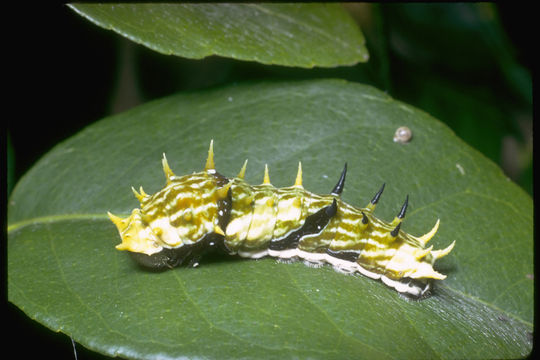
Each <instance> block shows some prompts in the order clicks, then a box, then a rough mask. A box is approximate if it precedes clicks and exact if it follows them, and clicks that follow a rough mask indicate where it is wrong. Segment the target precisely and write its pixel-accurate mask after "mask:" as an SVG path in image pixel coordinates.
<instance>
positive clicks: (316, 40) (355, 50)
mask: <svg viewBox="0 0 540 360" xmlns="http://www.w3.org/2000/svg"><path fill="white" fill-rule="evenodd" d="M70 7H71V8H72V9H73V10H75V11H76V12H77V13H79V14H80V15H82V16H84V17H85V18H87V19H88V20H90V21H92V22H94V23H95V24H97V25H99V26H101V27H103V28H106V29H110V30H113V31H115V32H117V33H119V34H120V35H122V36H125V37H126V38H128V39H130V40H132V41H135V42H137V43H140V44H142V45H144V46H146V47H149V48H150V49H153V50H155V51H157V52H160V53H163V54H171V55H177V56H182V57H186V58H191V59H201V58H204V57H207V56H210V55H219V56H223V57H228V58H233V59H238V60H247V61H256V62H260V63H263V64H275V65H285V66H297V67H304V68H312V67H314V66H320V67H335V66H341V65H354V64H356V63H358V62H365V61H367V59H368V51H367V49H366V47H365V45H364V43H365V40H364V36H363V34H362V32H361V30H360V29H359V28H358V26H357V25H356V24H355V22H354V20H353V19H352V18H351V17H350V15H349V14H348V13H347V12H346V11H345V10H344V9H343V8H342V7H341V5H339V4H317V3H313V4H302V3H299V4H268V3H267V4H257V3H256V4H71V5H70Z"/></svg>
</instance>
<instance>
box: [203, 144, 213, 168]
mask: <svg viewBox="0 0 540 360" xmlns="http://www.w3.org/2000/svg"><path fill="white" fill-rule="evenodd" d="M204 170H205V171H207V172H215V171H216V166H215V164H214V139H212V140H210V147H209V148H208V158H206V165H205V166H204Z"/></svg>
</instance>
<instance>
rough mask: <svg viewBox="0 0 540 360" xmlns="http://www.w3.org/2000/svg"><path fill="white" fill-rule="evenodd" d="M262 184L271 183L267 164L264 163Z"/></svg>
mask: <svg viewBox="0 0 540 360" xmlns="http://www.w3.org/2000/svg"><path fill="white" fill-rule="evenodd" d="M263 184H265V185H271V183H270V175H269V174H268V164H264V179H263Z"/></svg>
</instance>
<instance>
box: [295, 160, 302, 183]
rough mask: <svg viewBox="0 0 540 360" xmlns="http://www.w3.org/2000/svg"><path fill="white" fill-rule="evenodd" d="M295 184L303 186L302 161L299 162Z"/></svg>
mask: <svg viewBox="0 0 540 360" xmlns="http://www.w3.org/2000/svg"><path fill="white" fill-rule="evenodd" d="M294 186H296V187H302V163H301V162H300V161H299V162H298V173H297V174H296V181H295V182H294Z"/></svg>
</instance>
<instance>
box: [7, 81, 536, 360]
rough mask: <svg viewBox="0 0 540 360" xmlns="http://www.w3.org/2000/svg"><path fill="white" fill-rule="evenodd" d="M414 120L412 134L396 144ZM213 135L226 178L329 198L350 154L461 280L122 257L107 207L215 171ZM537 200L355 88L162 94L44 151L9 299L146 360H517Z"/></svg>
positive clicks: (16, 229) (90, 341) (347, 196)
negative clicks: (210, 166)
mask: <svg viewBox="0 0 540 360" xmlns="http://www.w3.org/2000/svg"><path fill="white" fill-rule="evenodd" d="M404 125H405V126H408V127H409V128H410V129H411V130H412V132H413V138H412V140H411V141H410V142H409V143H407V144H398V143H395V142H393V141H392V138H393V135H394V132H395V130H396V129H397V128H398V127H400V126H404ZM212 138H213V139H214V150H215V153H216V158H215V160H216V165H217V168H218V170H219V171H220V173H222V174H224V175H226V176H234V175H235V174H237V173H238V170H239V169H240V167H241V165H242V163H243V161H244V159H246V158H249V166H248V173H247V175H246V180H247V181H248V182H250V183H256V184H258V183H260V182H261V181H262V175H263V169H264V164H265V163H268V165H269V167H270V177H271V180H272V183H273V184H274V185H275V186H279V187H283V186H288V185H290V184H292V183H293V182H294V178H295V175H296V166H297V161H299V160H301V161H302V167H303V170H304V187H305V188H307V189H308V190H310V191H313V192H316V193H328V192H329V191H330V190H331V189H332V187H333V186H334V185H335V182H336V181H337V178H338V176H339V174H340V171H341V167H342V166H343V163H344V162H345V161H347V162H348V164H349V172H348V176H347V184H346V186H345V191H344V193H343V199H344V200H345V201H347V202H348V203H351V204H354V205H357V206H364V205H366V204H367V202H368V201H369V200H370V198H371V197H372V195H373V194H374V193H375V192H376V190H377V189H378V188H379V187H380V185H381V183H382V182H386V190H385V193H384V195H383V198H382V200H381V201H380V203H379V205H378V207H377V210H376V215H377V216H378V217H380V218H382V219H386V220H390V219H392V218H393V217H394V216H395V214H396V213H397V212H398V210H399V208H400V206H401V204H402V202H403V199H404V197H405V195H406V194H409V196H410V202H409V204H410V207H409V211H408V212H407V218H406V221H405V222H404V224H403V227H402V229H404V230H405V231H407V232H409V233H411V234H413V235H421V234H423V233H425V232H427V231H428V230H430V229H431V227H432V226H433V224H434V223H435V221H436V219H437V218H440V219H441V227H440V229H439V232H438V234H437V236H436V237H435V238H434V239H433V240H432V242H433V245H434V247H435V248H436V249H438V248H442V247H445V246H447V245H448V244H450V242H452V241H453V240H456V247H455V248H454V250H453V251H452V253H451V254H450V255H448V256H447V257H445V258H443V259H441V260H439V262H438V263H437V265H438V269H439V271H441V272H443V273H445V274H447V275H448V278H447V279H446V280H444V281H438V282H437V283H436V284H435V287H434V290H433V295H432V296H431V297H429V298H427V299H425V300H421V301H410V300H407V299H405V298H403V297H401V296H400V295H399V294H398V293H397V292H395V291H393V290H391V289H389V288H388V287H386V286H385V285H383V284H382V283H380V282H378V281H374V280H371V279H368V278H366V277H363V276H346V275H343V274H340V273H336V272H334V271H333V270H332V269H331V268H330V267H328V266H324V267H322V268H311V267H307V266H305V265H303V264H302V263H300V262H298V263H293V264H283V263H278V262H276V261H275V260H273V259H262V260H258V261H255V260H241V259H237V258H235V257H230V256H220V255H218V254H217V255H214V256H209V257H207V258H203V261H201V265H200V266H199V267H198V268H196V269H192V268H176V269H174V270H168V271H164V272H148V271H145V270H143V269H141V268H139V267H138V266H136V265H135V264H134V263H133V262H132V261H131V259H130V257H129V256H128V255H127V254H126V253H124V252H119V251H116V250H115V249H114V245H116V244H118V243H119V240H120V239H119V236H118V233H117V231H116V228H115V227H114V225H113V224H112V223H111V222H110V221H109V220H108V219H107V216H106V211H107V210H110V211H111V212H113V213H117V214H128V213H129V212H130V211H131V209H132V208H134V207H136V206H138V202H137V200H136V199H135V198H134V197H133V194H132V193H131V189H130V186H132V185H133V186H135V187H138V186H139V185H143V186H144V188H145V190H146V192H148V193H153V192H155V191H157V190H159V189H160V188H161V187H162V186H163V185H164V183H165V179H164V175H163V173H162V169H161V164H160V159H161V156H162V153H163V152H166V153H167V158H168V159H169V164H170V165H171V167H172V169H173V170H174V171H175V173H176V174H179V175H180V174H186V173H191V172H193V171H199V170H201V169H202V168H203V167H204V162H205V158H206V152H207V146H208V144H209V141H210V139H212ZM532 209H533V207H532V201H531V198H530V197H529V196H528V195H526V194H525V193H524V192H523V191H522V190H521V189H519V188H518V187H517V186H516V185H515V184H514V183H512V182H510V181H509V180H508V179H507V178H506V177H505V176H504V175H503V174H502V172H501V171H500V169H499V168H498V167H497V166H495V165H494V164H493V163H492V162H491V161H489V160H487V159H486V158H485V157H484V156H482V155H481V154H479V153H478V152H477V151H476V150H474V149H472V148H470V147H469V146H467V145H466V144H465V143H463V141H461V140H460V139H458V138H456V137H455V135H454V134H453V133H452V132H451V131H450V130H449V129H448V128H447V127H446V126H444V125H443V124H441V123H440V122H439V121H437V120H435V119H434V118H432V117H430V116H429V115H427V114H426V113H423V112H421V111H419V110H416V109H414V108H412V107H410V106H408V105H406V104H404V103H401V102H398V101H396V100H393V99H392V98H390V97H389V96H388V95H386V94H384V93H383V92H381V91H378V90H376V89H374V88H371V87H369V86H363V85H359V84H354V83H348V82H345V81H339V80H318V81H306V82H294V83H288V82H274V83H261V84H244V85H237V86H231V87H225V88H219V89H214V90H207V91H202V92H193V93H189V94H179V95H175V96H171V97H167V98H164V99H161V100H157V101H153V102H151V103H148V104H146V105H143V106H140V107H137V108H135V109H132V110H130V111H127V112H125V113H123V114H120V115H116V116H112V117H109V118H106V119H103V120H102V121H99V122H97V123H95V124H94V125H92V126H90V127H88V128H86V129H85V130H83V131H82V132H80V133H79V134H77V135H76V136H74V137H72V138H70V139H68V140H66V141H65V142H63V143H61V144H59V145H58V146H57V147H55V148H54V149H53V150H52V151H51V152H50V153H48V154H47V155H45V156H44V157H43V158H42V159H41V160H40V161H39V162H38V163H37V164H36V165H35V166H34V167H33V168H32V169H31V170H30V171H29V172H28V173H27V174H26V175H25V176H24V177H23V178H22V179H21V181H20V182H19V183H18V185H17V186H16V188H15V189H14V192H13V195H12V197H11V198H10V201H9V207H8V210H9V214H8V237H9V241H8V292H9V293H8V295H9V300H10V301H11V302H13V303H15V304H16V305H17V306H18V307H20V308H21V309H22V310H23V311H24V312H25V313H27V314H28V316H30V317H31V318H33V319H36V320H37V321H39V322H41V323H43V324H45V325H46V326H48V327H49V328H51V329H52V330H55V331H62V332H64V333H66V334H69V335H70V336H72V337H73V338H74V339H75V340H76V341H77V342H79V343H81V344H83V345H84V346H86V347H89V348H91V349H94V350H96V351H98V352H101V353H104V354H108V355H121V356H124V357H133V358H156V357H160V356H162V357H164V358H172V357H190V358H194V357H197V358H219V359H226V358H240V357H242V358H270V359H271V358H276V359H277V358H279V359H283V358H291V357H298V358H316V359H328V358H336V359H337V358H339V359H342V358H414V359H416V358H433V357H437V358H444V359H450V358H470V359H472V358H515V357H521V356H525V355H527V354H528V353H529V352H530V351H531V348H532V332H533V325H532V322H533V280H532V273H533V255H532V254H533V235H532V228H533V226H532V224H533V220H532V219H533V217H532V213H533V211H532Z"/></svg>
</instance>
